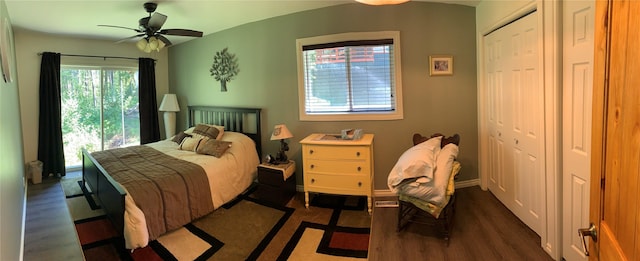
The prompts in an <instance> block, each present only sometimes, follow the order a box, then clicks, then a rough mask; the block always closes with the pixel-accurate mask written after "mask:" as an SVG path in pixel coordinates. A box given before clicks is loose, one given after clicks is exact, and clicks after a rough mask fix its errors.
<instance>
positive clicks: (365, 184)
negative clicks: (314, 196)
mask: <svg viewBox="0 0 640 261" xmlns="http://www.w3.org/2000/svg"><path fill="white" fill-rule="evenodd" d="M327 136H329V137H331V136H335V135H333V134H320V133H314V134H311V135H309V136H307V137H306V138H304V139H303V140H301V141H300V144H302V164H303V167H302V170H303V173H302V174H303V183H304V199H305V206H306V207H307V208H308V207H309V193H326V194H336V195H354V196H366V197H367V208H368V211H369V213H371V202H372V199H371V196H372V193H373V137H374V135H373V134H363V135H362V137H361V138H360V139H357V140H345V139H333V138H330V139H327V138H325V137H327Z"/></svg>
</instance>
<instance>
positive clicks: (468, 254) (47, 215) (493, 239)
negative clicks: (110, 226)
mask: <svg viewBox="0 0 640 261" xmlns="http://www.w3.org/2000/svg"><path fill="white" fill-rule="evenodd" d="M73 175H77V173H75V174H74V173H70V174H68V176H73ZM457 193H458V194H457V197H458V198H457V200H458V205H457V212H456V216H455V219H454V227H453V231H452V233H451V239H450V245H449V246H448V247H447V246H446V244H445V243H444V241H443V240H442V239H441V238H440V237H439V234H437V233H436V231H437V230H435V229H434V228H431V227H428V226H424V225H420V224H409V225H408V226H407V228H405V230H404V231H403V232H401V233H396V219H397V217H396V215H397V208H376V209H375V210H374V214H373V219H372V228H371V239H370V240H371V242H370V249H369V260H385V261H391V260H552V259H551V257H549V256H548V255H547V254H546V253H545V252H544V251H543V250H542V248H541V247H540V237H538V235H536V234H535V233H534V232H533V231H532V230H531V229H529V228H528V227H527V226H526V225H524V223H522V222H521V221H520V220H518V219H517V218H516V217H515V216H514V215H513V214H512V213H511V212H509V210H507V209H506V208H505V207H504V205H502V204H501V203H500V202H499V201H498V200H497V199H496V198H495V197H494V196H493V195H492V194H491V193H490V192H487V191H482V190H480V189H479V188H478V187H470V188H464V189H459V190H458V191H457ZM25 226H26V228H25V253H24V260H26V261H30V260H52V261H55V260H64V261H67V260H83V256H82V249H81V247H80V245H79V243H78V239H77V236H76V233H75V229H74V226H73V223H72V221H71V217H70V215H69V211H68V210H67V206H66V202H65V200H64V194H63V192H62V188H61V187H60V184H59V183H58V180H57V179H55V178H50V179H47V180H44V181H43V183H41V184H36V185H33V184H30V185H29V187H28V189H27V216H26V224H25Z"/></svg>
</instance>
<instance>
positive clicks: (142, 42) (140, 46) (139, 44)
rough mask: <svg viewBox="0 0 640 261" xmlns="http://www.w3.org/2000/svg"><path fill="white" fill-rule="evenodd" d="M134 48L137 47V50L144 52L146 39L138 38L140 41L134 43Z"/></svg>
mask: <svg viewBox="0 0 640 261" xmlns="http://www.w3.org/2000/svg"><path fill="white" fill-rule="evenodd" d="M136 47H138V50H140V51H144V48H145V47H147V39H145V38H140V40H138V42H136Z"/></svg>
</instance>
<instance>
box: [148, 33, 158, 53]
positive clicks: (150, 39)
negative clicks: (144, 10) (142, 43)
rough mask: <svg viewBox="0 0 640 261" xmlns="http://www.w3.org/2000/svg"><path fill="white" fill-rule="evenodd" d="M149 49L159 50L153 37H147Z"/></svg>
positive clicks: (156, 39) (156, 40)
mask: <svg viewBox="0 0 640 261" xmlns="http://www.w3.org/2000/svg"><path fill="white" fill-rule="evenodd" d="M149 48H151V50H158V51H159V50H160V49H158V38H155V37H154V36H151V37H149Z"/></svg>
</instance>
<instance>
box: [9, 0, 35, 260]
mask: <svg viewBox="0 0 640 261" xmlns="http://www.w3.org/2000/svg"><path fill="white" fill-rule="evenodd" d="M8 16H9V14H8V12H7V6H6V4H5V1H0V20H1V21H2V22H1V23H0V25H1V26H5V22H9V23H10V22H11V20H9V19H8ZM5 18H6V19H7V20H5ZM9 26H10V24H9ZM2 34H3V35H2V37H4V36H5V34H4V32H2ZM10 35H11V38H8V41H7V43H6V44H7V45H6V46H5V47H6V50H7V52H6V53H4V54H2V60H3V61H7V60H8V61H9V63H8V65H9V67H10V69H11V75H12V79H13V80H12V81H11V82H5V81H4V79H3V78H2V76H0V205H1V206H2V207H0V208H1V209H0V260H22V249H23V248H22V246H23V239H24V226H23V225H24V215H25V212H24V211H25V193H26V192H25V179H24V174H25V172H24V157H23V154H22V151H23V147H22V126H21V124H20V102H19V101H20V99H19V98H18V93H19V89H18V83H17V82H18V79H17V73H16V56H15V52H14V51H13V50H14V48H13V47H14V44H13V41H12V40H13V34H10ZM5 55H6V56H5ZM5 59H6V60H5ZM0 75H2V73H0ZM36 139H37V137H36Z"/></svg>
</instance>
